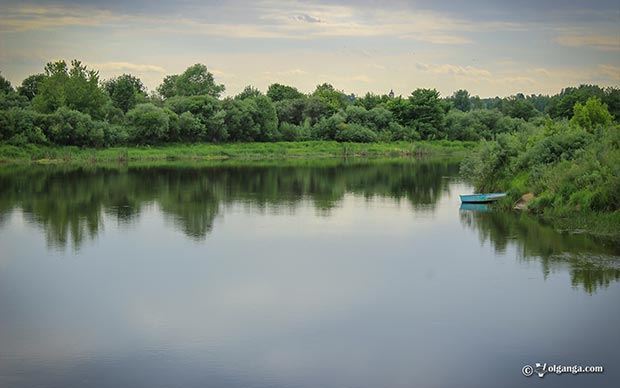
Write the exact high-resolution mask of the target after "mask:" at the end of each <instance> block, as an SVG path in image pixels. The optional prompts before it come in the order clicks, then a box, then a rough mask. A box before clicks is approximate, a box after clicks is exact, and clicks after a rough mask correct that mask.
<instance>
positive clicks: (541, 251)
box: [460, 211, 620, 293]
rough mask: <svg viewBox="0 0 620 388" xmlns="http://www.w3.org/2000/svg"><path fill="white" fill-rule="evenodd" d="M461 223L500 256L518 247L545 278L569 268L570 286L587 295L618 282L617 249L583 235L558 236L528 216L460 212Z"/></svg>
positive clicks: (550, 228)
mask: <svg viewBox="0 0 620 388" xmlns="http://www.w3.org/2000/svg"><path fill="white" fill-rule="evenodd" d="M460 217H461V222H462V223H463V224H464V225H467V226H469V227H472V228H474V229H476V230H478V233H479V236H480V240H481V242H485V241H490V242H491V243H492V244H493V247H494V248H495V250H496V251H497V252H500V253H503V252H505V250H506V248H507V247H508V245H510V244H514V245H515V246H517V248H518V251H519V257H520V258H521V259H522V260H527V261H530V260H538V261H540V262H541V264H542V268H543V273H544V275H545V277H546V276H547V275H548V274H549V273H550V272H552V271H553V270H554V269H556V268H559V267H563V266H568V267H569V269H570V274H571V281H572V284H573V286H579V285H581V286H582V287H583V288H584V290H586V291H587V292H589V293H593V292H596V290H597V288H598V287H607V286H608V285H609V284H610V283H611V282H615V281H618V280H620V261H619V260H618V257H617V256H618V255H620V246H618V244H617V243H615V242H612V241H607V240H601V239H597V238H594V237H592V236H589V235H585V234H568V233H560V232H558V231H556V230H554V229H553V228H552V227H550V226H548V225H545V224H543V223H541V222H539V221H538V220H537V219H535V218H533V217H530V216H528V215H527V214H515V213H510V212H500V211H489V212H476V211H461V212H460Z"/></svg>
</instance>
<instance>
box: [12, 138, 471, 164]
mask: <svg viewBox="0 0 620 388" xmlns="http://www.w3.org/2000/svg"><path fill="white" fill-rule="evenodd" d="M476 147H477V142H463V141H447V140H438V141H418V142H390V143H338V142H335V141H307V142H274V143H256V142H255V143H226V144H211V143H197V144H169V145H161V146H129V147H111V148H79V147H74V146H38V145H31V144H29V145H24V146H14V145H9V144H0V163H4V164H10V163H20V164H21V163H33V164H65V163H67V164H76V163H77V164H99V163H110V162H117V163H130V162H147V161H222V160H230V159H237V160H256V161H260V160H280V159H324V158H334V157H351V158H367V157H462V156H464V155H465V154H466V153H467V152H468V151H471V150H473V149H475V148H476Z"/></svg>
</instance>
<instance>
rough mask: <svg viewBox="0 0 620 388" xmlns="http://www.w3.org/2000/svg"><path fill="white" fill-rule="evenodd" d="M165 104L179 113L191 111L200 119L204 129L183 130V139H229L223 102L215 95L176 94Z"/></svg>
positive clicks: (214, 140)
mask: <svg viewBox="0 0 620 388" xmlns="http://www.w3.org/2000/svg"><path fill="white" fill-rule="evenodd" d="M165 106H166V107H167V108H169V109H170V110H172V111H173V112H175V113H177V114H179V115H181V114H183V113H184V112H189V113H191V114H192V115H193V116H194V118H196V119H198V120H200V122H201V124H202V125H201V127H202V130H200V131H190V132H183V131H182V133H184V134H182V135H181V139H182V140H185V141H212V142H222V141H226V140H227V139H228V132H227V129H226V127H225V125H224V116H225V112H224V111H223V110H222V103H221V102H220V101H219V100H218V99H216V98H215V97H212V96H208V95H203V96H190V97H184V96H175V97H172V98H169V99H167V100H166V103H165ZM185 124H188V123H187V122H186V123H185Z"/></svg>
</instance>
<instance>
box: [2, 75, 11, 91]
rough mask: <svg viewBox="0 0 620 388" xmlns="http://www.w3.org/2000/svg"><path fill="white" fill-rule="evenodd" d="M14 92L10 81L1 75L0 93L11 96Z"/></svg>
mask: <svg viewBox="0 0 620 388" xmlns="http://www.w3.org/2000/svg"><path fill="white" fill-rule="evenodd" d="M12 91H13V86H11V83H10V82H9V80H7V79H6V78H4V77H3V76H2V74H0V93H2V94H9V93H11V92H12Z"/></svg>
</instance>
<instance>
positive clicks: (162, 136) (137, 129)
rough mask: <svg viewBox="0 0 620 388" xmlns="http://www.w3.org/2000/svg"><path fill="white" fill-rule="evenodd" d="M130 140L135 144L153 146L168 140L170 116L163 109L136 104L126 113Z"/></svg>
mask: <svg viewBox="0 0 620 388" xmlns="http://www.w3.org/2000/svg"><path fill="white" fill-rule="evenodd" d="M126 118H127V123H128V124H129V126H130V127H131V129H132V131H131V137H132V140H133V141H135V142H137V143H143V144H154V143H159V142H161V141H164V140H166V139H168V137H169V136H168V135H169V133H168V132H169V130H170V115H169V114H168V113H167V112H166V110H165V109H162V108H159V107H156V106H155V105H153V104H138V105H136V107H135V108H133V109H132V110H130V111H129V112H127V115H126Z"/></svg>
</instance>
